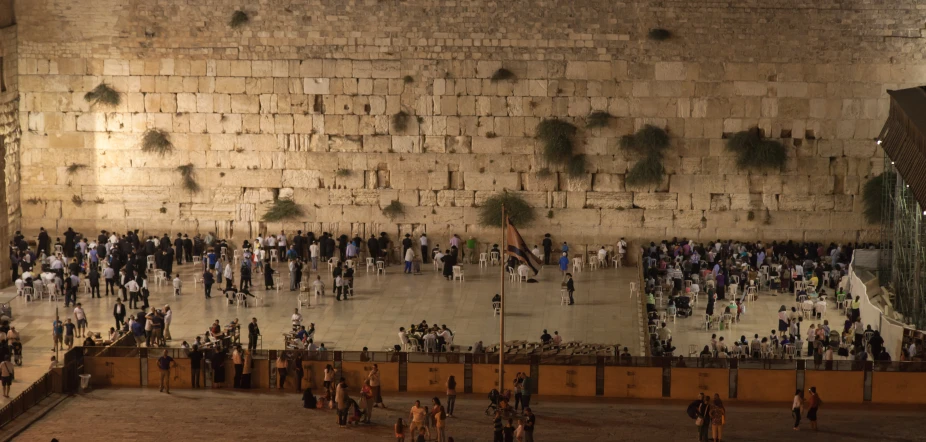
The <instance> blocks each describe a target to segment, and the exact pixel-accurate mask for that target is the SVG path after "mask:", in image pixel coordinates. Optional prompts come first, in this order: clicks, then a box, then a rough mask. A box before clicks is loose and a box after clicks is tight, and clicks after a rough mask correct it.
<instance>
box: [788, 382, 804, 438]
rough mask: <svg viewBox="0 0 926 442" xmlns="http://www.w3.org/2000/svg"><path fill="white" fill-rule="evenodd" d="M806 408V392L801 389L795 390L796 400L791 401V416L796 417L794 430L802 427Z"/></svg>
mask: <svg viewBox="0 0 926 442" xmlns="http://www.w3.org/2000/svg"><path fill="white" fill-rule="evenodd" d="M803 410H804V394H803V393H802V392H801V390H797V391H795V392H794V400H793V401H791V416H792V417H794V431H798V430H800V429H801V414H802V412H803Z"/></svg>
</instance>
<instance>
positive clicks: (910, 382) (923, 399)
mask: <svg viewBox="0 0 926 442" xmlns="http://www.w3.org/2000/svg"><path fill="white" fill-rule="evenodd" d="M817 388H818V390H819V387H817ZM820 397H821V398H823V400H826V396H822V393H821V396H820ZM871 401H872V402H874V403H882V404H926V373H902V372H901V373H897V372H878V371H876V372H874V373H872V379H871Z"/></svg>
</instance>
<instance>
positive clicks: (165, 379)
mask: <svg viewBox="0 0 926 442" xmlns="http://www.w3.org/2000/svg"><path fill="white" fill-rule="evenodd" d="M176 365H177V364H176V363H175V362H174V358H172V357H170V356H168V355H167V350H164V353H163V354H161V357H160V358H158V370H160V372H161V391H162V392H163V391H164V389H165V388H166V389H167V394H170V368H171V367H172V366H176Z"/></svg>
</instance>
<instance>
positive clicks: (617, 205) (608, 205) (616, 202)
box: [585, 192, 633, 209]
mask: <svg viewBox="0 0 926 442" xmlns="http://www.w3.org/2000/svg"><path fill="white" fill-rule="evenodd" d="M585 206H586V207H588V208H598V209H629V208H631V207H633V193H632V192H588V193H587V194H586V196H585Z"/></svg>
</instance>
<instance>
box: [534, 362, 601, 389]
mask: <svg viewBox="0 0 926 442" xmlns="http://www.w3.org/2000/svg"><path fill="white" fill-rule="evenodd" d="M537 393H538V394H544V395H551V396H594V395H595V366H569V365H541V366H540V380H539V381H537Z"/></svg>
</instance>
